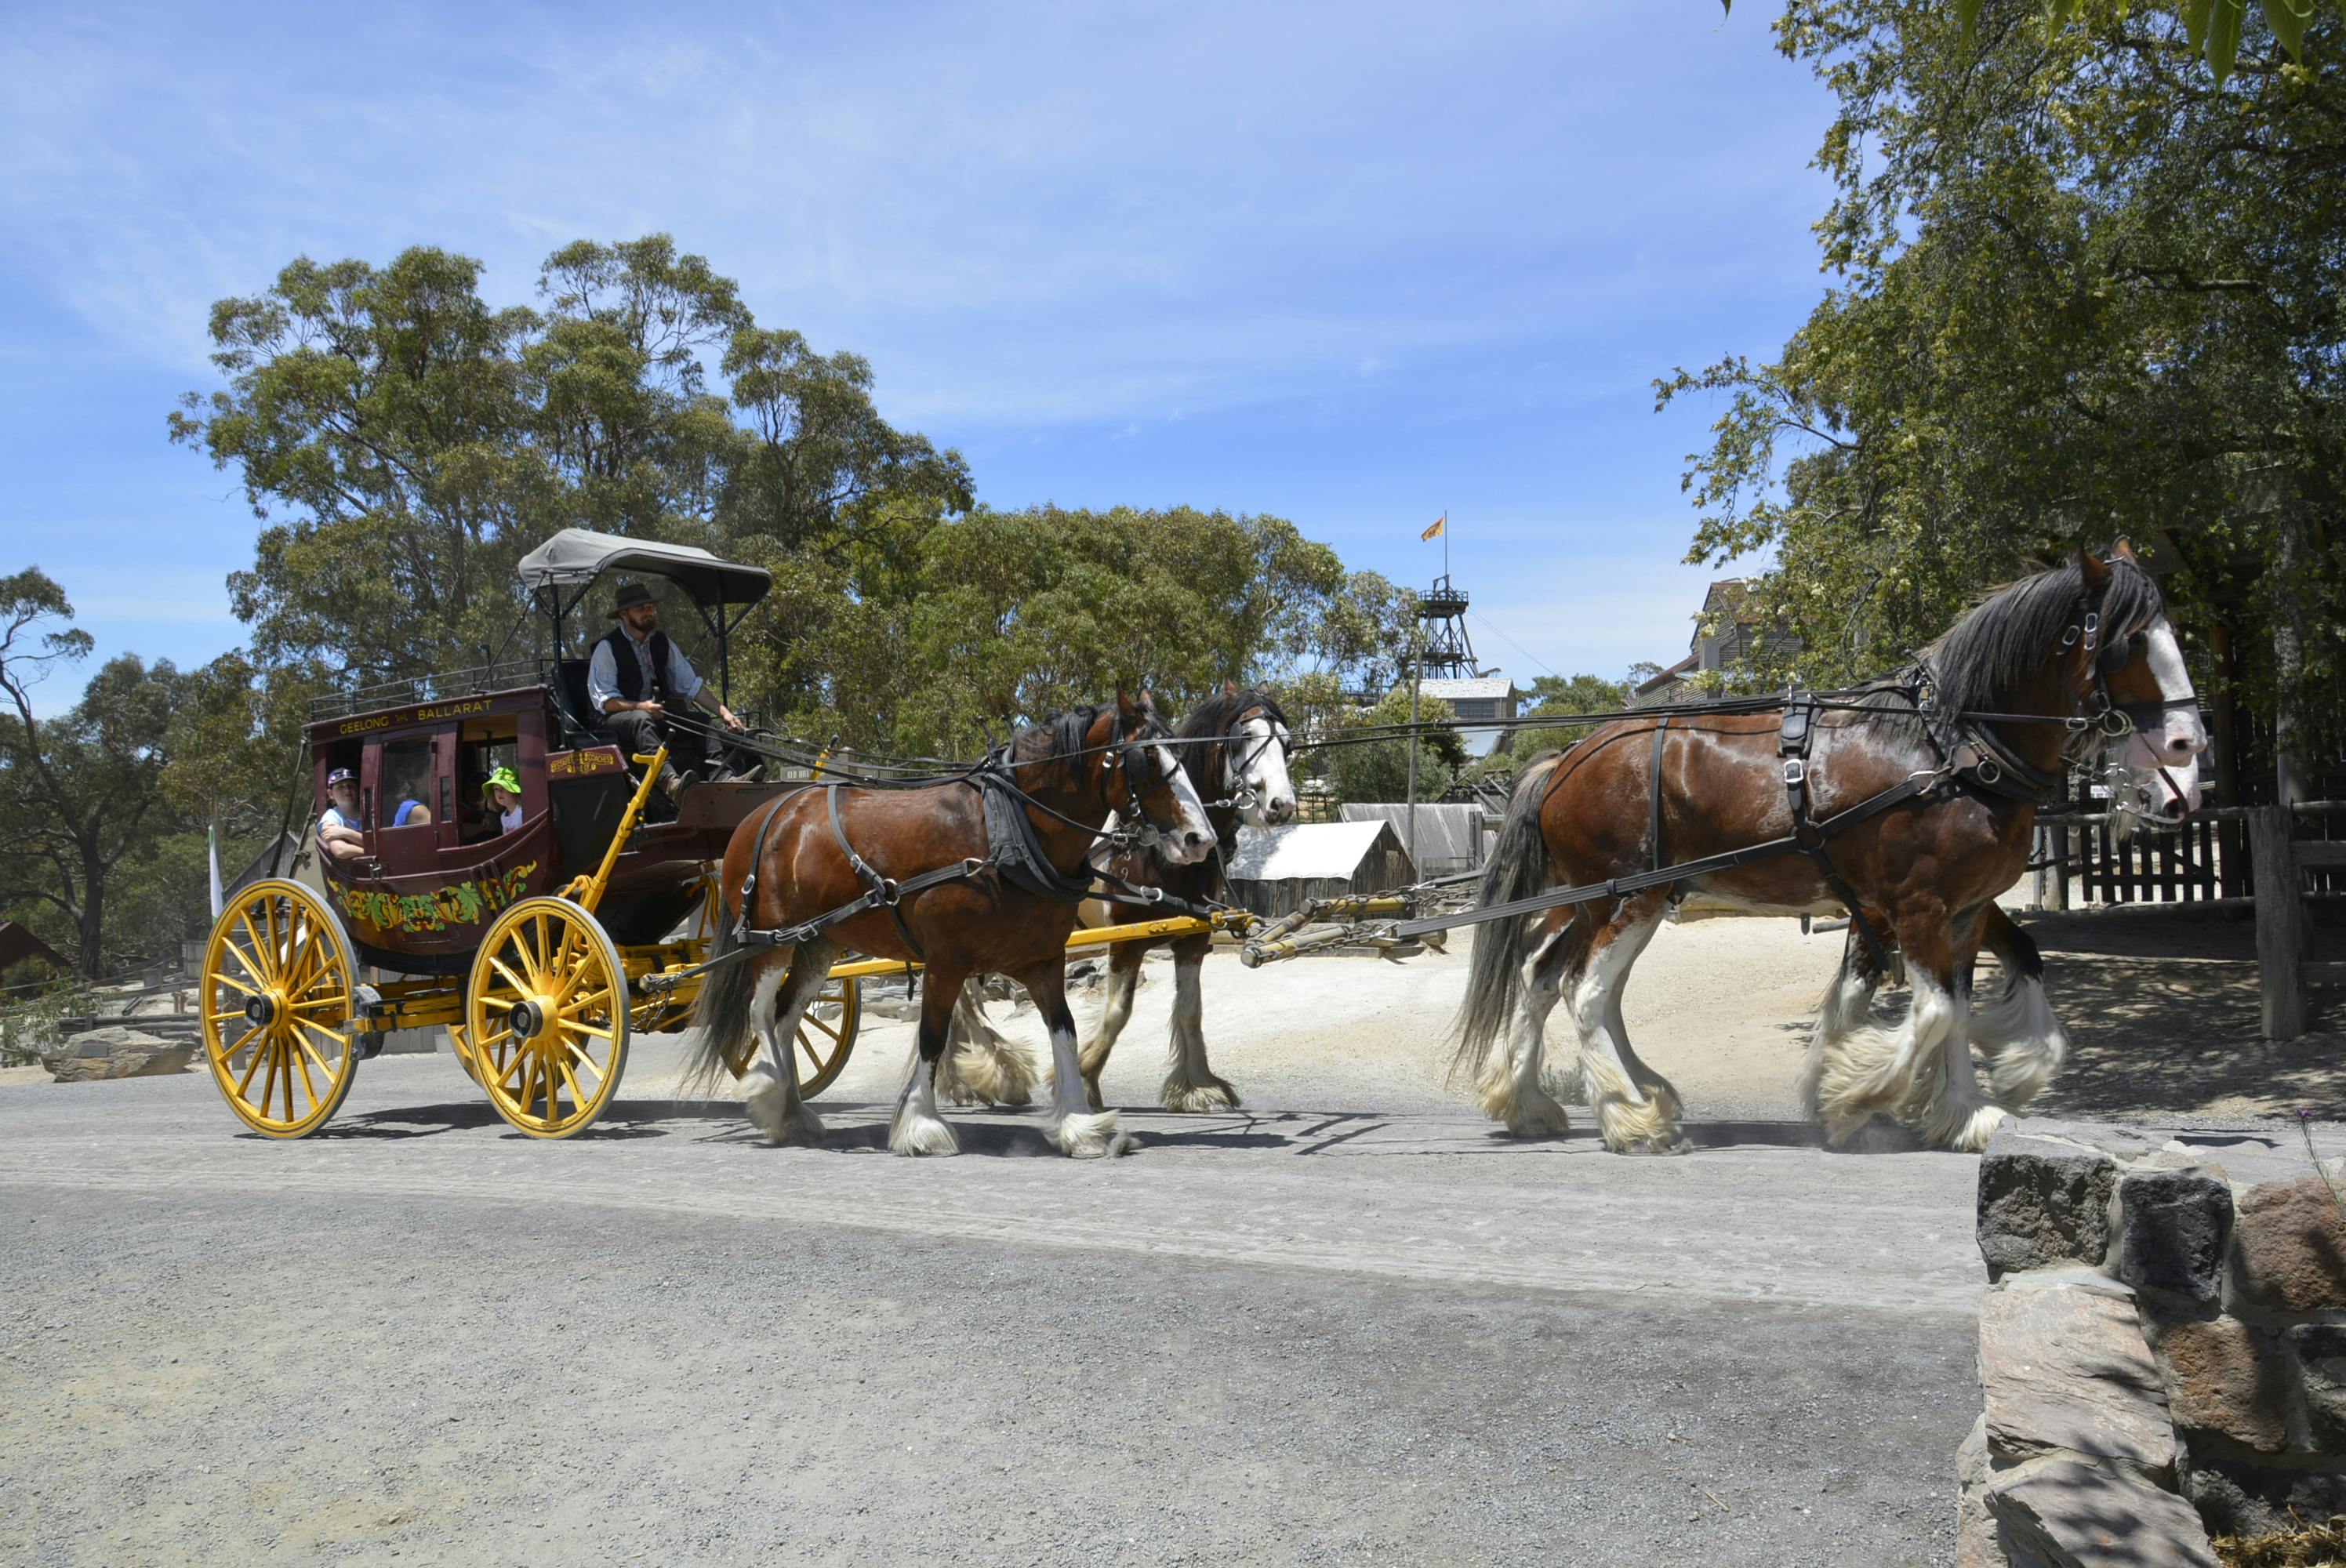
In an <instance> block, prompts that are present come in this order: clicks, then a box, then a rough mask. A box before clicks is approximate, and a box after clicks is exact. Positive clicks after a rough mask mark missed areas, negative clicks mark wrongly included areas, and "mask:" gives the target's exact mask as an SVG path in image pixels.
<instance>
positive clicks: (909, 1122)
mask: <svg viewBox="0 0 2346 1568" xmlns="http://www.w3.org/2000/svg"><path fill="white" fill-rule="evenodd" d="M888 1152H889V1153H890V1154H896V1155H903V1156H907V1157H908V1158H909V1157H911V1156H918V1155H957V1154H959V1153H961V1145H960V1143H959V1142H958V1141H956V1140H955V1138H954V1135H953V1129H952V1128H951V1127H949V1126H947V1125H945V1124H944V1123H943V1120H942V1119H940V1118H938V1117H936V1116H927V1115H920V1114H918V1113H916V1112H913V1111H900V1112H898V1113H897V1114H896V1125H894V1126H892V1127H890V1128H889V1129H888Z"/></svg>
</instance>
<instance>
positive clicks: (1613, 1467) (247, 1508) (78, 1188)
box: [0, 922, 1981, 1568]
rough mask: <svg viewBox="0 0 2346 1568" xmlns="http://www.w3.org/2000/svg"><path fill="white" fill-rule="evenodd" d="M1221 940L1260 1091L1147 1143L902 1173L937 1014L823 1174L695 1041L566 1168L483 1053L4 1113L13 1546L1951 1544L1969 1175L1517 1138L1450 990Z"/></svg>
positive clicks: (593, 1553)
mask: <svg viewBox="0 0 2346 1568" xmlns="http://www.w3.org/2000/svg"><path fill="white" fill-rule="evenodd" d="M1720 923H1721V924H1722V925H1724V924H1726V923H1727V922H1720ZM1694 929H1695V931H1697V932H1698V931H1699V930H1700V929H1701V928H1694ZM1670 934H1671V935H1677V934H1678V933H1675V932H1674V933H1670ZM1722 940H1727V939H1722ZM1732 940H1735V941H1741V940H1742V938H1741V937H1740V936H1739V935H1738V936H1735V937H1733V938H1732ZM1817 945H1819V946H1822V945H1823V943H1822V942H1819V943H1818V944H1817ZM1217 962H1218V965H1219V967H1218V968H1217V969H1216V971H1215V972H1214V974H1213V975H1212V976H1211V977H1209V991H1208V1007H1209V1030H1210V1031H1211V1034H1210V1038H1212V1039H1213V1041H1214V1043H1215V1045H1216V1051H1217V1060H1218V1064H1221V1065H1223V1067H1224V1069H1225V1071H1228V1072H1229V1073H1230V1074H1231V1075H1232V1076H1233V1077H1236V1078H1238V1079H1239V1082H1240V1084H1241V1086H1242V1087H1244V1088H1245V1089H1246V1090H1247V1091H1248V1093H1249V1098H1250V1111H1248V1112H1245V1113H1239V1114H1234V1115H1225V1116H1210V1117H1178V1118H1177V1117H1172V1116H1168V1115H1161V1114H1158V1113H1155V1112H1153V1111H1143V1110H1137V1109H1134V1110H1127V1123H1128V1125H1130V1126H1131V1128H1132V1129H1133V1130H1134V1131H1135V1132H1136V1133H1137V1134H1138V1135H1139V1136H1140V1139H1141V1142H1142V1148H1141V1152H1140V1153H1139V1154H1138V1155H1137V1156H1134V1157H1132V1158H1128V1159H1124V1160H1118V1161H1115V1162H1100V1163H1093V1164H1073V1163H1070V1162H1067V1161H1065V1160H1061V1159H1058V1158H1056V1157H1054V1156H1048V1154H1047V1152H1046V1148H1045V1145H1044V1143H1043V1140H1042V1136H1041V1133H1040V1129H1039V1127H1038V1126H1037V1125H1036V1124H1035V1119H1034V1118H1032V1117H1030V1116H1025V1115H1015V1114H1009V1113H982V1114H980V1113H967V1112H957V1113H953V1114H952V1119H953V1120H954V1123H955V1125H956V1126H957V1127H958V1128H959V1129H960V1131H961V1134H962V1138H963V1144H964V1150H965V1151H966V1152H965V1154H964V1157H962V1158H960V1159H957V1160H943V1161H919V1162H915V1161H905V1160H898V1159H894V1158H891V1157H889V1156H887V1155H886V1154H885V1153H884V1151H883V1150H882V1147H881V1134H882V1121H883V1117H884V1105H883V1103H882V1100H881V1097H880V1095H881V1091H880V1085H882V1084H885V1083H886V1082H887V1081H888V1080H889V1079H891V1078H892V1077H893V1076H894V1074H896V1073H897V1072H898V1071H900V1070H901V1063H902V1057H901V1054H899V1053H900V1052H901V1050H902V1039H903V1031H902V1030H901V1029H898V1030H894V1031H891V1030H889V1029H884V1028H874V1029H873V1030H872V1031H871V1032H870V1033H868V1034H867V1036H866V1042H865V1044H864V1047H863V1048H862V1050H861V1051H859V1054H858V1064H857V1066H856V1068H855V1069H854V1070H852V1071H851V1073H850V1074H849V1075H848V1077H847V1079H846V1080H844V1081H843V1082H842V1084H841V1086H840V1087H839V1088H838V1089H836V1090H834V1091H833V1095H826V1096H825V1097H824V1098H823V1100H822V1101H821V1102H818V1104H819V1106H820V1107H821V1109H822V1110H823V1112H824V1114H825V1115H826V1116H827V1117H828V1119H829V1120H830V1122H831V1128H832V1135H831V1139H830V1140H829V1143H828V1144H827V1145H826V1146H825V1147H823V1148H821V1149H781V1150H778V1149H770V1148H767V1147H764V1146H762V1145H759V1144H758V1143H756V1142H754V1141H753V1140H752V1139H751V1138H750V1136H749V1135H747V1133H746V1130H745V1128H744V1127H743V1125H742V1123H741V1121H740V1119H739V1112H738V1109H737V1108H735V1107H732V1106H729V1105H717V1106H706V1105H691V1104H685V1103H681V1102H678V1101H675V1100H672V1099H663V1098H660V1097H659V1095H660V1092H661V1090H662V1087H663V1085H664V1084H667V1083H668V1082H670V1081H671V1080H672V1074H673V1069H674V1063H675V1057H674V1044H673V1043H672V1042H667V1041H659V1040H654V1041H648V1042H642V1043H639V1045H638V1050H637V1056H636V1059H635V1060H634V1061H633V1062H632V1063H631V1064H630V1068H629V1075H628V1083H629V1084H630V1086H631V1089H632V1090H633V1094H632V1095H631V1096H630V1097H627V1098H625V1099H624V1100H623V1102H622V1103H621V1104H620V1105H618V1106H617V1107H616V1109H615V1110H614V1112H613V1113H612V1114H611V1115H607V1117H606V1118H605V1120H604V1123H603V1124H602V1125H601V1126H600V1127H598V1128H597V1131H596V1133H595V1134H593V1135H590V1136H588V1137H586V1138H583V1139H579V1140H576V1141H573V1142H571V1143H567V1144H551V1145H549V1144H542V1143H537V1142H534V1141H532V1140H529V1139H526V1138H523V1137H521V1136H519V1135H515V1134H512V1133H510V1132H509V1131H508V1130H507V1129H506V1128H505V1126H504V1125H503V1124H502V1123H499V1122H498V1121H496V1120H495V1117H494V1116H493V1115H491V1114H490V1113H489V1112H488V1111H487V1109H486V1108H485V1106H484V1105H482V1104H481V1103H480V1101H479V1099H478V1097H477V1094H476V1092H475V1091H474V1090H473V1089H472V1087H471V1085H470V1084H467V1083H466V1082H465V1081H464V1078H463V1076H462V1074H460V1073H459V1071H458V1070H457V1068H456V1067H455V1065H454V1063H453V1062H452V1061H451V1060H449V1059H448V1058H446V1057H405V1058H393V1057H386V1058H383V1059H381V1060H379V1061H376V1062H374V1063H371V1064H367V1065H366V1067H365V1068H364V1069H363V1070H362V1075H361V1077H360V1079H359V1082H358V1084H357V1086H356V1087H355V1088H354V1090H353V1091H352V1095H351V1098H350V1101H349V1103H348V1104H347V1105H346V1106H345V1108H344V1110H343V1111H342V1115H340V1116H339V1117H338V1118H337V1120H336V1122H335V1124H334V1125H333V1126H332V1127H331V1128H330V1129H329V1130H328V1132H327V1133H325V1134H323V1135H320V1136H317V1137H313V1138H311V1139H308V1140H305V1141H303V1142H301V1143H296V1144H272V1143H269V1142H266V1141H264V1140H261V1139H258V1138H253V1137H249V1136H245V1135H240V1131H239V1129H237V1128H236V1126H235V1124H234V1123H233V1122H232V1121H231V1120H230V1117H229V1116H228V1115H227V1113H226V1111H225V1110H224V1109H223V1108H222V1107H221V1106H220V1105H219V1102H218V1099H217V1096H216V1095H215V1094H214V1092H213V1090H212V1088H211V1086H210V1084H209V1080H208V1079H206V1078H203V1077H200V1076H198V1075H194V1074H189V1075H186V1076H182V1077H178V1078H169V1079H148V1080H130V1081H126V1082H119V1083H113V1084H95V1085H76V1086H71V1087H66V1086H56V1085H43V1086H25V1087H7V1088H0V1235H5V1237H6V1245H5V1248H0V1561H5V1562H9V1563H18V1562H23V1563H228V1562H243V1561H250V1560H256V1559H270V1560H277V1561H287V1562H307V1561H331V1562H364V1563H377V1562H390V1561H393V1559H396V1560H397V1561H398V1562H400V1563H402V1564H405V1563H532V1564H543V1563H589V1562H592V1563H621V1562H627V1561H629V1560H636V1559H640V1560H642V1561H645V1562H652V1563H727V1562H737V1563H751V1562H790V1563H858V1564H871V1563H900V1562H909V1563H925V1562H945V1561H952V1562H956V1563H1077V1562H1080V1563H1184V1562H1188V1563H1228V1562H1275V1563H1288V1562H1293V1563H1317V1562H1322V1561H1347V1562H1350V1561H1370V1560H1382V1561H1389V1562H1426V1563H1534V1562H1537V1563H1544V1564H1546V1563H1589V1564H1597V1563H1647V1562H1652V1563H1679V1562H1700V1563H1716V1564H1747V1563H1748V1564H1789V1563H1800V1564H1811V1563H1851V1564H1865V1565H1867V1568H1886V1565H1892V1564H1907V1563H1945V1562H1947V1561H1949V1560H1950V1559H1951V1555H1952V1545H1953V1542H1952V1534H1953V1532H1952V1523H1953V1481H1952V1463H1953V1451H1954V1448H1955V1445H1956V1444H1957V1442H1958V1441H1961V1439H1962V1436H1963V1434H1964V1430H1965V1429H1966V1428H1967V1427H1968V1425H1969V1424H1970V1421H1971V1420H1972V1417H1973V1415H1974V1413H1975V1412H1976V1410H1977V1395H1976V1392H1975V1391H1974V1387H1973V1382H1972V1377H1971V1359H1972V1335H1973V1313H1974V1306H1975V1302H1976V1298H1977V1293H1978V1290H1979V1288H1980V1285H1981V1276H1980V1269H1979V1265H1978V1259H1977V1253H1976V1251H1975V1249H1974V1245H1973V1241H1972V1237H1971V1212H1972V1189H1973V1185H1974V1171H1975V1161H1974V1160H1973V1159H1971V1158H1969V1157H1964V1156H1944V1155H1933V1154H1921V1153H1913V1152H1904V1151H1901V1150H1898V1149H1897V1148H1896V1147H1895V1145H1894V1144H1892V1143H1890V1142H1889V1141H1887V1140H1885V1141H1884V1143H1883V1144H1882V1145H1878V1152H1874V1153H1869V1154H1829V1153H1826V1152H1823V1151H1821V1150H1820V1149H1819V1148H1817V1147H1816V1146H1814V1140H1813V1138H1812V1136H1811V1134H1810V1132H1809V1130H1808V1129H1806V1128H1805V1127H1801V1126H1800V1125H1796V1124H1793V1123H1790V1122H1789V1121H1785V1120H1780V1119H1771V1116H1770V1107H1769V1105H1767V1104H1764V1103H1761V1102H1760V1101H1759V1100H1755V1099H1751V1098H1749V1097H1748V1096H1747V1097H1744V1098H1738V1097H1737V1095H1736V1094H1733V1093H1727V1091H1730V1090H1740V1089H1741V1088H1742V1085H1741V1084H1722V1085H1720V1088H1721V1091H1722V1095H1723V1097H1721V1096H1713V1097H1712V1103H1713V1104H1714V1105H1729V1106H1732V1107H1737V1108H1735V1109H1733V1110H1731V1112H1730V1114H1733V1115H1739V1116H1741V1117H1742V1118H1743V1119H1739V1120H1724V1119H1714V1120H1710V1121H1707V1122H1704V1123H1700V1124H1698V1125H1696V1126H1695V1127H1694V1128H1693V1129H1692V1131H1693V1132H1694V1133H1695V1135H1696V1137H1697V1140H1698V1143H1699V1144H1700V1145H1702V1146H1701V1147H1699V1148H1698V1149H1697V1150H1696V1152H1695V1153H1693V1154H1691V1155H1689V1156H1686V1157H1684V1158H1679V1159H1664V1160H1639V1159H1627V1158H1620V1157H1616V1156H1608V1155H1607V1154H1605V1153H1604V1152H1603V1151H1602V1149H1601V1147H1600V1146H1599V1145H1597V1143H1596V1139H1595V1138H1594V1136H1593V1135H1588V1134H1587V1133H1586V1132H1585V1131H1582V1132H1577V1133H1576V1135H1573V1136H1571V1137H1568V1138H1566V1139H1563V1140H1559V1141H1548V1142H1535V1143H1521V1142H1515V1141H1512V1140H1508V1139H1505V1138H1503V1137H1498V1136H1494V1133H1493V1130H1492V1129H1491V1128H1490V1127H1489V1125H1487V1124H1485V1123H1484V1122H1482V1121H1481V1120H1480V1119H1479V1117H1477V1116H1475V1115H1474V1114H1473V1113H1472V1111H1471V1110H1470V1109H1469V1108H1468V1107H1466V1106H1464V1105H1461V1104H1460V1103H1458V1101H1457V1100H1456V1098H1455V1097H1454V1096H1452V1095H1447V1094H1445V1093H1444V1092H1443V1090H1442V1089H1441V1087H1440V1084H1439V1080H1440V1073H1439V1070H1438V1065H1437V1064H1436V1063H1435V1062H1434V1060H1433V1040H1434V1037H1435V1036H1436V1035H1438V1033H1439V1032H1440V1028H1441V1024H1442V1022H1443V1019H1444V1018H1445V1017H1446V1015H1447V1011H1448V1006H1449V1001H1450V999H1451V998H1454V995H1455V976H1456V970H1457V968H1458V960H1457V958H1456V957H1455V956H1453V957H1450V958H1446V959H1439V960H1435V961H1433V962H1424V961H1421V962H1417V963H1413V965H1411V966H1408V967H1406V968H1403V967H1396V966H1393V965H1390V964H1380V963H1375V962H1368V961H1341V960H1331V961H1322V962H1320V963H1319V964H1317V965H1316V966H1315V965H1298V966H1291V967H1290V969H1289V970H1287V971H1282V972H1278V973H1279V974H1280V975H1283V976H1285V977H1286V979H1287V984H1286V986H1284V987H1283V988H1282V987H1279V986H1274V985H1270V984H1269V983H1264V984H1263V985H1261V986H1260V988H1259V989H1250V983H1252V982H1255V981H1257V980H1259V979H1260V977H1256V976H1247V977H1244V978H1239V976H1241V974H1242V972H1240V971H1239V969H1238V966H1237V965H1236V964H1235V963H1227V964H1224V963H1222V962H1221V961H1217ZM1800 962H1802V963H1804V964H1805V963H1807V962H1810V959H1809V958H1807V957H1803V958H1802V959H1801V960H1800ZM1824 963H1825V967H1826V968H1830V959H1829V958H1828V959H1826V960H1824ZM1780 967H1781V962H1780V961H1776V962H1773V963H1772V967H1771V972H1772V971H1773V968H1780ZM1264 973H1265V974H1266V975H1270V974H1272V973H1273V972H1264ZM1796 978H1797V979H1798V980H1799V982H1800V983H1801V984H1805V983H1806V977H1805V975H1801V976H1798V977H1796ZM1706 983H1711V984H1715V985H1717V986H1719V987H1721V988H1724V989H1725V990H1727V991H1729V992H1731V990H1732V988H1733V985H1734V981H1733V977H1732V976H1731V975H1719V976H1713V977H1710V979H1709V980H1707V981H1706ZM1788 983H1789V982H1788ZM1323 986H1324V987H1326V988H1327V989H1328V990H1330V991H1331V992H1338V993H1341V995H1342V997H1343V999H1344V1001H1345V1003H1346V1004H1345V1005H1344V1006H1343V1007H1341V1008H1337V1007H1333V1006H1331V1005H1328V1004H1327V1002H1326V999H1324V998H1323V999H1321V1002H1320V1003H1318V1004H1317V1011H1316V1013H1315V1012H1314V1003H1312V1002H1311V1000H1310V996H1311V993H1314V992H1315V991H1317V990H1318V989H1319V988H1321V987H1323ZM1170 990H1171V986H1170V984H1169V983H1167V982H1166V981H1164V980H1162V979H1161V978H1160V979H1159V980H1158V981H1157V982H1156V983H1153V984H1151V985H1149V986H1147V987H1144V990H1143V992H1142V1007H1141V1011H1140V1013H1139V1016H1138V1017H1137V1020H1136V1022H1135V1023H1134V1025H1133V1030H1132V1033H1129V1034H1128V1035H1127V1044H1126V1047H1125V1049H1124V1051H1123V1052H1122V1054H1120V1057H1119V1060H1118V1062H1117V1064H1116V1065H1115V1066H1114V1067H1112V1068H1111V1071H1110V1074H1109V1079H1108V1089H1109V1093H1110V1097H1111V1099H1114V1100H1117V1101H1120V1102H1122V1103H1123V1104H1125V1105H1127V1106H1138V1105H1147V1104H1148V1103H1149V1102H1150V1099H1151V1095H1150V1090H1151V1088H1152V1086H1153V1084H1154V1080H1155V1077H1156V1075H1157V1074H1158V1070H1159V1068H1158V1047H1159V1042H1160V1041H1161V1038H1162V1035H1161V1033H1160V1032H1159V1031H1160V1029H1161V1019H1162V1016H1163V1011H1164V1004H1165V1001H1166V993H1169V992H1170ZM1299 996H1301V997H1302V998H1304V1000H1301V1001H1299V1000H1297V998H1298V997H1299ZM1282 999H1283V1000H1282ZM1078 1011H1079V1013H1083V1012H1084V1009H1083V1008H1082V1007H1081V1006H1079V1009H1078ZM1029 1016H1030V1017H1031V1015H1029ZM1745 1017H1746V1026H1747V1027H1749V1029H1751V1030H1753V1031H1761V1030H1764V1031H1768V1032H1769V1033H1768V1035H1767V1038H1768V1039H1772V1038H1773V1037H1774V1036H1775V1035H1776V1034H1777V1033H1780V1030H1779V1025H1780V1020H1777V1019H1766V1018H1760V1017H1754V1016H1751V1015H1750V1013H1749V1012H1747V1013H1746V1015H1745ZM1635 1022H1636V1020H1635V1016H1634V1014H1633V1020H1632V1023H1633V1027H1634V1026H1635ZM1014 1023H1015V1021H1014ZM1758 1037H1759V1036H1755V1038H1758ZM1363 1042H1366V1044H1363ZM1282 1064H1285V1065H1284V1066H1282ZM1682 1086H1684V1087H1687V1088H1688V1090H1689V1101H1690V1103H1696V1104H1699V1101H1698V1100H1697V1096H1696V1095H1695V1093H1694V1091H1695V1090H1697V1089H1698V1084H1695V1083H1693V1082H1691V1081H1687V1080H1682ZM623 1093H626V1092H623ZM834 1096H844V1097H843V1098H838V1099H835V1098H834ZM1251 1107H1260V1108H1251Z"/></svg>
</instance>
